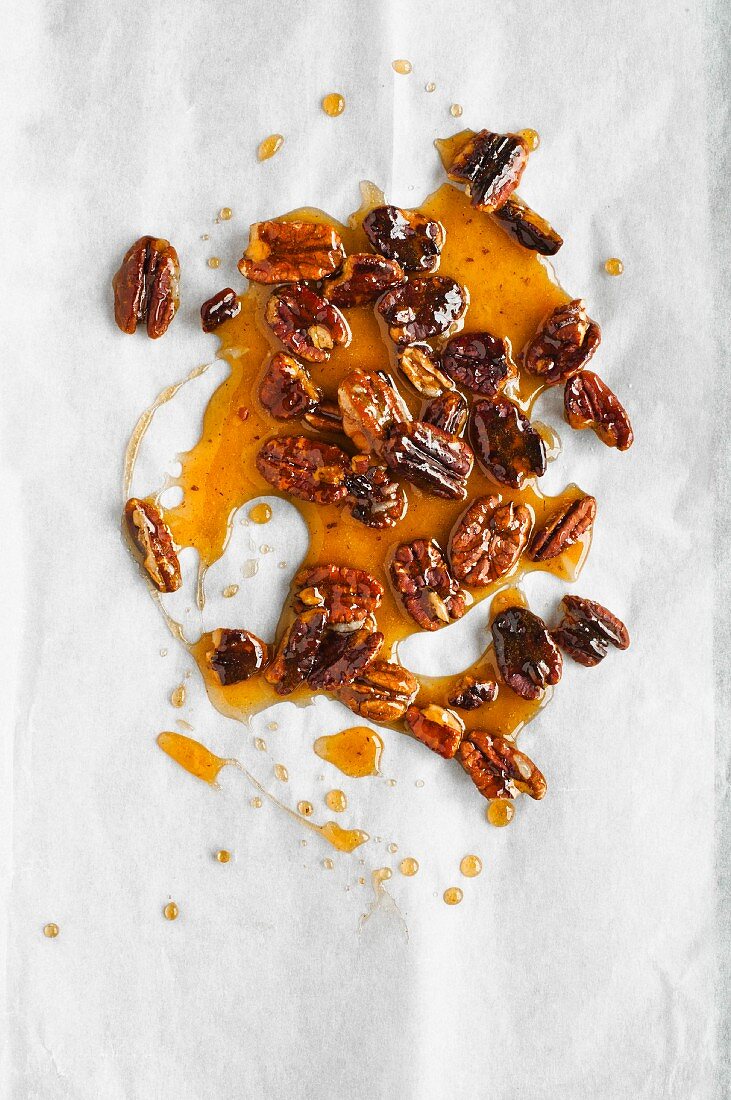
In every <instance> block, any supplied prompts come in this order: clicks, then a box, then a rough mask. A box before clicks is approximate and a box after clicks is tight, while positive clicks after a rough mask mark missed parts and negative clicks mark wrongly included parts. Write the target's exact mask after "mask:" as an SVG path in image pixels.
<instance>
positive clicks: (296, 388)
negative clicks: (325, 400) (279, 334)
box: [259, 351, 322, 420]
mask: <svg viewBox="0 0 731 1100" xmlns="http://www.w3.org/2000/svg"><path fill="white" fill-rule="evenodd" d="M321 397H322V394H321V393H320V391H319V389H318V388H317V386H316V385H315V383H314V382H313V381H312V379H311V378H310V374H309V371H308V370H307V368H306V367H304V366H303V365H302V363H299V362H298V361H297V360H296V359H295V358H294V357H293V356H291V355H285V354H284V352H281V351H280V352H277V354H276V355H273V356H272V358H271V359H270V360H269V363H268V364H267V367H266V370H265V371H264V377H263V378H262V380H261V383H260V385H259V400H260V401H261V403H262V405H263V406H264V408H265V409H266V410H267V412H269V413H270V414H271V415H272V416H273V417H274V419H275V420H296V419H297V418H298V417H300V416H304V415H305V413H308V412H312V410H313V409H315V408H316V407H317V404H318V402H319V401H320V398H321Z"/></svg>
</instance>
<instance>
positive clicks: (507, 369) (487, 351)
mask: <svg viewBox="0 0 731 1100" xmlns="http://www.w3.org/2000/svg"><path fill="white" fill-rule="evenodd" d="M442 368H443V370H444V371H445V372H446V373H447V374H448V375H449V377H450V378H452V379H453V380H454V381H455V382H457V383H459V385H461V386H463V387H464V388H465V389H467V390H471V392H472V393H477V394H480V396H482V397H495V396H497V394H498V393H499V392H500V390H501V389H502V388H503V386H504V385H505V383H506V382H507V381H508V380H509V379H510V378H514V377H515V376H516V374H517V371H518V368H517V367H516V365H515V363H514V362H513V356H512V347H511V344H510V340H508V339H507V337H504V338H503V337H499V336H493V335H492V333H490V332H461V333H460V334H459V336H453V337H452V338H451V340H449V341H448V342H447V345H446V347H445V348H444V351H443V352H442Z"/></svg>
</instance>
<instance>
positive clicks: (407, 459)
mask: <svg viewBox="0 0 731 1100" xmlns="http://www.w3.org/2000/svg"><path fill="white" fill-rule="evenodd" d="M379 454H380V456H381V458H382V459H383V460H384V462H386V464H387V465H388V466H390V468H391V469H392V470H393V471H394V473H396V474H398V475H399V476H400V477H402V478H404V479H405V480H406V481H410V482H412V484H414V485H417V486H418V487H419V488H420V489H424V490H426V492H428V493H432V494H433V495H434V496H437V497H445V498H446V499H448V500H464V498H465V497H466V496H467V478H468V477H469V476H470V474H471V473H472V465H473V462H474V456H473V454H472V449H471V448H470V447H469V446H468V445H467V444H466V443H465V442H464V441H463V440H461V439H457V438H456V437H455V436H453V435H450V434H449V433H448V432H445V431H442V429H441V428H437V427H435V426H434V425H433V424H426V423H424V422H423V421H420V420H413V421H412V422H411V423H410V424H401V425H399V424H392V425H391V426H390V427H389V428H388V429H387V431H386V438H385V440H384V442H383V443H382V444H381V446H380V450H379Z"/></svg>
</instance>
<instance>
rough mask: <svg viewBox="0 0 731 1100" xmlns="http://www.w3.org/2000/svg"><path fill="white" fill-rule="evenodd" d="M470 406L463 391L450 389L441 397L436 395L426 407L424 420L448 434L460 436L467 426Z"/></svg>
mask: <svg viewBox="0 0 731 1100" xmlns="http://www.w3.org/2000/svg"><path fill="white" fill-rule="evenodd" d="M468 416H469V408H468V405H467V402H466V401H465V399H464V397H463V396H462V394H461V393H459V392H458V391H457V390H450V391H449V393H443V394H442V396H441V397H434V398H433V399H432V400H431V401H430V402H429V404H428V405H427V406H426V408H425V409H424V413H423V416H422V420H423V422H424V423H425V424H432V425H433V426H434V427H435V428H441V430H442V431H443V432H446V433H447V435H456V436H460V435H462V433H463V432H464V430H465V428H466V426H467V417H468Z"/></svg>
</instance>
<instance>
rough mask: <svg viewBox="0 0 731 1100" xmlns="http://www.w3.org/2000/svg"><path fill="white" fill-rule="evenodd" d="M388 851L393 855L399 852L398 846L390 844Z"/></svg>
mask: <svg viewBox="0 0 731 1100" xmlns="http://www.w3.org/2000/svg"><path fill="white" fill-rule="evenodd" d="M388 850H389V852H391V853H392V854H393V853H394V852H398V844H393V843H391V844H389V846H388Z"/></svg>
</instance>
